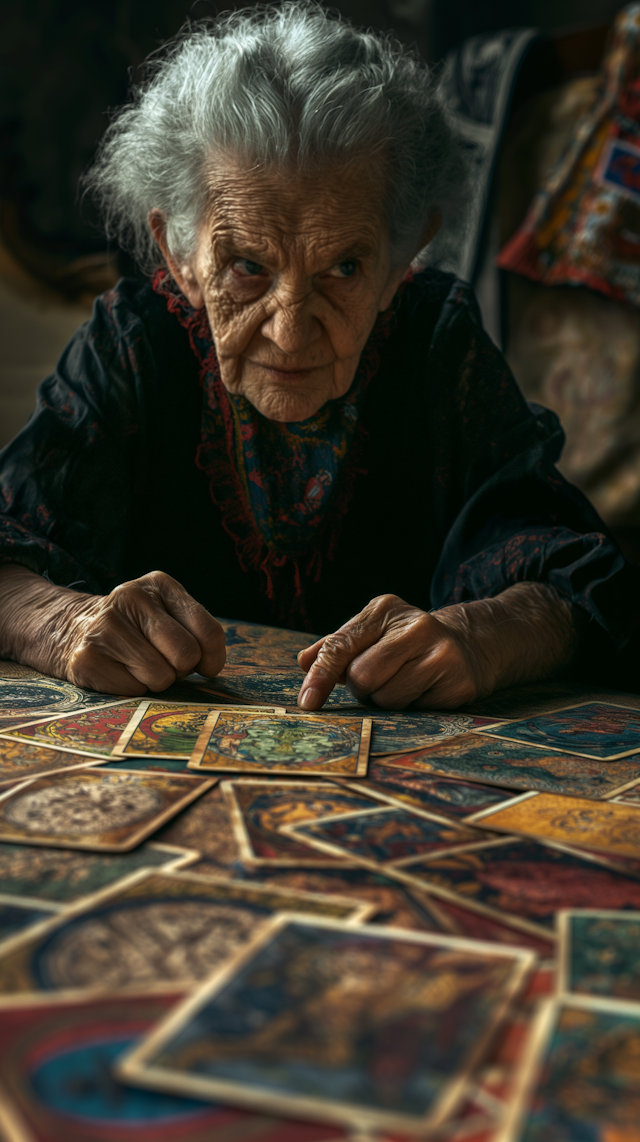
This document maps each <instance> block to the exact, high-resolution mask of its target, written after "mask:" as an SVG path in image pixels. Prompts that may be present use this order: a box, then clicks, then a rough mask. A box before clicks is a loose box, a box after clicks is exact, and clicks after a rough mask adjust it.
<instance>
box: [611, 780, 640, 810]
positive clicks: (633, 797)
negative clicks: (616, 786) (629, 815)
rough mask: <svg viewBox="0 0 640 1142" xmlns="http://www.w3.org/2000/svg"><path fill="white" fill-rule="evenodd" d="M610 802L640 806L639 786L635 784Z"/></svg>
mask: <svg viewBox="0 0 640 1142" xmlns="http://www.w3.org/2000/svg"><path fill="white" fill-rule="evenodd" d="M611 800H612V801H616V802H619V803H620V804H621V805H640V784H638V783H636V784H634V785H632V786H631V787H630V788H629V789H624V790H623V791H622V792H621V793H618V794H617V795H616V796H615V797H612V798H611Z"/></svg>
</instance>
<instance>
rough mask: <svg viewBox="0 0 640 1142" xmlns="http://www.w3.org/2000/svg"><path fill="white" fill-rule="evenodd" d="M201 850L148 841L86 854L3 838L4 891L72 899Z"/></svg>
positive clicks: (185, 860)
mask: <svg viewBox="0 0 640 1142" xmlns="http://www.w3.org/2000/svg"><path fill="white" fill-rule="evenodd" d="M199 856H200V853H199V852H197V851H193V850H191V849H187V848H178V847H177V846H176V845H164V844H154V843H153V842H152V841H147V842H146V843H145V844H142V845H140V846H139V848H137V849H136V850H135V852H131V853H118V854H116V855H114V856H109V855H107V854H106V853H87V852H79V851H77V850H76V851H69V850H65V849H45V848H40V847H33V848H31V847H29V845H8V844H3V843H2V842H0V884H2V891H3V893H4V894H5V895H7V894H11V896H12V898H13V897H21V898H29V899H32V900H33V901H34V902H35V903H38V904H39V903H40V902H42V901H45V902H46V901H51V902H52V903H54V904H57V905H64V904H72V903H74V902H75V901H76V900H80V899H81V898H82V897H84V896H89V895H90V894H92V893H94V892H98V891H99V890H100V889H101V888H106V887H107V885H110V884H114V883H115V881H117V880H121V879H122V878H123V877H124V876H129V875H130V873H132V872H135V871H136V870H137V869H140V868H162V869H178V868H185V867H186V866H187V865H190V864H193V863H194V862H195V861H197V860H198V858H199Z"/></svg>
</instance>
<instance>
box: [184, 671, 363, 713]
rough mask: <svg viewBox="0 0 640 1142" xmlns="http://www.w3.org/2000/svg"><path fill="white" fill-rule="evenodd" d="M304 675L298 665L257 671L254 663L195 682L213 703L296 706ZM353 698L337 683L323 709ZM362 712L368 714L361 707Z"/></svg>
mask: <svg viewBox="0 0 640 1142" xmlns="http://www.w3.org/2000/svg"><path fill="white" fill-rule="evenodd" d="M303 682H304V674H303V673H302V671H301V670H300V669H299V668H298V669H296V670H290V671H287V672H286V673H285V672H278V673H276V672H272V671H268V672H267V671H264V672H263V671H261V670H258V671H256V669H255V667H253V666H230V667H225V670H224V673H223V674H220V675H218V677H217V678H211V679H210V680H209V681H207V682H202V683H200V682H198V683H194V684H193V685H194V686H195V688H196V689H197V690H198V691H199V692H200V693H201V694H206V695H210V700H211V701H213V702H220V701H221V700H224V701H226V702H232V703H234V704H237V703H240V704H242V703H248V704H249V705H250V706H253V705H259V706H287V707H289V708H291V707H293V708H294V709H295V708H296V706H297V702H298V694H299V693H300V687H301V686H302V683H303ZM353 703H354V698H353V694H352V693H351V691H350V690H348V689H347V687H346V686H335V687H334V689H333V690H332V691H331V693H330V695H329V697H328V698H327V700H326V702H325V704H324V707H323V709H327V707H329V708H331V707H335V706H353ZM361 709H362V715H364V714H366V713H368V710H367V709H366V707H364V706H363V707H361Z"/></svg>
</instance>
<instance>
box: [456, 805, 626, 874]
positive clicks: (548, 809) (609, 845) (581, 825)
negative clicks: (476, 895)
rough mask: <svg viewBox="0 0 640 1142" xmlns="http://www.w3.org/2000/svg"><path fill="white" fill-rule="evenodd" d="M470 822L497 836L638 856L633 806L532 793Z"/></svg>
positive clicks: (478, 816) (477, 816)
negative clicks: (521, 836) (522, 836)
mask: <svg viewBox="0 0 640 1142" xmlns="http://www.w3.org/2000/svg"><path fill="white" fill-rule="evenodd" d="M473 820H474V821H475V822H478V823H479V824H482V826H483V827H484V828H487V829H492V830H495V831H496V832H499V833H524V834H525V835H527V836H533V837H543V838H544V839H545V840H549V841H558V842H560V843H561V844H566V845H573V846H574V847H576V846H577V847H578V848H583V849H590V850H595V851H597V852H607V853H612V854H613V855H615V856H619V857H624V856H628V857H631V858H633V859H637V858H638V855H639V854H640V812H639V811H638V807H637V806H636V805H633V804H631V805H626V804H620V803H619V802H616V801H587V800H586V799H585V798H579V797H557V796H554V794H552V793H535V794H534V795H533V796H527V795H526V794H525V795H524V796H523V797H517V798H515V799H514V800H513V801H508V802H507V803H506V804H504V805H498V806H497V807H496V808H495V809H489V810H488V811H486V812H484V813H481V814H476V815H475V816H474V818H473Z"/></svg>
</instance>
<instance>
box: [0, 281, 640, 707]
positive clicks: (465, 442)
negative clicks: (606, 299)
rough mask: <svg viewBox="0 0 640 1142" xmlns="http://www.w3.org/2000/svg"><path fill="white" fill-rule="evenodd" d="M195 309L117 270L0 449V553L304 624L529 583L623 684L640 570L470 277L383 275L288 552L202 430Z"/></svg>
mask: <svg viewBox="0 0 640 1142" xmlns="http://www.w3.org/2000/svg"><path fill="white" fill-rule="evenodd" d="M164 292H165V293H166V292H167V291H166V290H165V291H164ZM201 318H202V312H201V313H200V315H194V313H193V311H190V310H189V307H188V306H187V304H186V302H185V301H184V299H182V302H181V304H180V305H178V304H177V303H176V298H175V296H174V295H167V296H164V295H163V293H162V292H160V293H159V292H156V290H154V288H152V285H151V284H144V285H141V284H139V283H138V282H135V281H133V280H127V279H125V280H123V281H121V282H120V283H119V284H118V286H117V287H116V288H115V289H114V290H112V291H110V292H109V293H107V294H104V295H103V296H101V297H99V298H98V299H97V300H96V302H95V306H94V310H93V316H92V318H91V320H90V321H89V322H88V323H87V324H85V325H84V326H82V327H81V328H80V329H79V330H78V332H77V333H76V335H75V336H74V338H73V340H72V341H71V343H70V344H69V346H68V347H67V348H66V349H65V351H64V353H63V354H62V356H61V358H60V361H59V363H58V367H57V369H56V372H55V373H54V374H53V375H52V376H51V377H49V378H48V379H47V380H46V381H45V382H44V383H43V384H42V385H41V387H40V390H39V395H38V402H37V406H36V409H35V412H34V413H33V415H32V416H31V418H30V420H29V421H28V423H27V424H26V426H25V427H24V429H23V430H22V431H21V432H20V433H19V435H18V436H17V437H16V439H15V440H14V441H13V442H12V443H11V444H9V445H8V447H7V448H5V449H4V451H3V452H2V453H0V508H1V509H2V513H3V514H2V515H1V516H0V560H1V561H9V562H15V563H20V564H23V565H24V566H27V567H29V568H31V569H32V570H34V571H36V572H39V573H46V574H47V575H48V577H49V578H50V579H51V580H52V581H53V582H56V583H61V584H78V585H79V586H80V588H81V589H83V590H88V591H91V592H96V593H105V592H108V591H109V590H111V589H112V588H113V587H114V586H115V585H116V584H118V583H121V582H124V581H126V580H127V579H132V578H136V577H137V576H140V575H143V574H144V573H145V572H148V571H151V570H154V569H161V570H163V571H166V572H168V573H169V574H170V575H172V576H174V577H175V578H176V579H178V580H179V581H180V582H181V583H182V584H183V585H184V586H185V587H186V589H187V590H188V591H189V592H190V593H191V594H192V595H193V596H194V597H195V598H196V599H198V600H199V601H200V602H201V603H203V604H204V605H205V606H206V607H207V608H208V609H210V610H211V611H212V612H213V613H214V614H218V615H226V616H231V617H236V618H242V619H245V620H250V621H255V622H263V623H270V624H276V625H288V626H295V627H299V628H302V629H304V630H307V631H309V632H317V633H326V632H327V631H330V630H334V629H335V628H336V627H337V626H339V625H340V624H341V623H342V622H344V621H345V620H346V619H347V618H349V617H350V616H351V615H352V614H354V613H356V612H357V611H359V610H361V609H362V607H363V606H365V604H366V603H367V602H368V601H369V600H370V599H371V598H373V597H374V596H376V595H380V594H384V593H393V594H396V595H399V596H401V597H402V598H404V599H406V600H407V601H408V602H410V603H412V604H414V605H415V606H418V607H421V608H423V609H425V610H428V609H430V608H433V607H441V606H444V605H446V604H447V603H451V602H461V601H464V600H468V599H478V598H487V597H491V596H494V595H497V594H499V592H501V591H503V590H504V589H505V588H506V587H508V586H509V585H510V584H513V583H516V582H519V581H521V580H527V579H529V580H531V579H532V580H540V581H545V582H548V583H550V584H552V585H553V586H554V587H555V588H556V589H557V590H558V592H559V593H560V594H561V595H563V596H564V597H566V598H569V599H571V600H572V601H573V602H574V603H575V604H576V605H577V606H578V607H579V608H582V610H583V611H585V612H586V613H587V614H588V616H589V617H590V619H591V622H590V623H589V625H588V634H587V639H586V647H585V656H584V661H585V662H588V660H589V659H591V660H592V662H593V664H594V665H595V663H596V660H597V662H598V663H599V664H600V665H601V666H602V665H603V664H606V667H607V669H608V670H610V671H611V670H613V668H614V663H617V665H618V667H621V668H622V670H623V676H621V675H620V674H619V673H618V674H617V676H616V678H615V681H616V682H617V683H618V684H619V683H620V682H621V681H622V682H623V683H626V684H628V685H632V684H633V677H632V675H633V673H634V672H635V669H636V668H635V660H636V654H635V647H636V645H637V636H638V630H639V629H640V616H639V606H638V599H639V598H640V591H639V588H640V571H638V570H637V569H636V568H634V567H632V566H631V565H629V564H628V563H625V560H624V559H623V557H622V555H621V554H620V552H619V550H618V549H617V547H616V545H615V543H614V542H613V541H612V539H611V538H610V537H609V535H608V533H607V530H606V528H605V526H604V524H603V523H602V521H601V520H600V518H599V516H598V515H597V514H596V512H595V511H594V510H593V508H592V507H591V506H590V504H589V503H588V501H587V500H586V499H585V497H584V496H583V495H582V494H581V493H580V492H579V491H578V490H577V489H576V488H574V487H572V486H571V485H569V484H568V483H567V482H566V481H565V480H564V479H563V477H562V476H561V475H560V474H559V473H558V471H557V469H556V468H555V466H554V465H555V461H556V460H557V458H558V456H559V454H560V451H561V448H562V444H563V434H562V430H561V428H560V426H559V423H558V420H557V418H556V417H555V415H554V414H553V413H551V412H549V411H548V410H546V409H542V408H539V407H536V406H528V405H527V404H526V403H525V401H524V400H523V398H522V396H521V394H520V392H519V390H518V388H517V385H516V384H515V381H514V380H513V378H512V376H511V373H510V371H509V369H508V366H507V365H506V363H505V361H504V359H503V358H502V356H501V354H500V353H499V352H498V350H497V349H496V348H495V346H494V345H493V343H492V342H491V341H490V339H489V338H488V337H487V335H486V334H485V332H484V330H483V329H482V325H481V322H480V317H479V313H478V309H477V305H476V302H475V298H474V296H473V293H472V291H471V290H470V288H469V287H468V286H466V285H465V284H464V283H461V282H460V281H456V280H455V279H454V278H452V277H451V276H450V275H447V274H443V273H440V272H438V271H435V270H428V271H425V272H423V273H421V274H417V275H416V276H415V278H414V279H413V281H411V282H408V283H405V284H404V285H403V287H402V288H401V290H400V292H399V294H398V296H397V298H396V301H395V303H394V308H393V311H392V313H391V314H388V315H387V319H386V320H387V326H388V327H387V330H386V335H385V337H384V339H383V340H381V341H380V345H379V349H378V352H377V355H376V361H377V366H376V368H375V370H374V375H373V376H372V377H371V379H370V381H369V384H368V387H367V390H366V394H365V397H364V400H363V404H362V406H361V411H360V418H359V423H358V430H357V434H356V438H355V439H354V443H353V445H352V453H353V455H351V454H350V455H349V457H348V462H347V464H346V467H345V468H344V470H343V474H342V475H341V477H340V480H339V481H338V486H337V487H336V488H335V489H334V490H333V491H332V494H331V499H330V502H329V506H328V508H327V512H326V514H325V516H324V518H323V524H322V526H321V527H320V528H319V529H318V531H317V533H316V534H315V536H314V539H313V542H312V547H313V549H312V550H311V549H305V550H303V551H300V552H297V553H295V552H294V553H293V554H292V553H282V552H278V551H269V550H268V548H267V546H266V544H265V543H264V541H263V540H262V538H261V535H260V533H259V532H258V530H257V528H256V527H255V525H253V524H252V519H251V516H250V513H249V509H248V505H247V503H246V501H243V498H242V494H241V491H240V487H241V485H240V484H239V483H238V485H237V488H234V486H233V483H231V484H230V483H229V465H230V464H231V463H232V459H231V453H230V451H229V448H228V446H227V444H226V443H225V441H224V439H213V440H212V439H211V438H210V432H209V429H207V418H206V416H205V415H204V410H205V406H206V403H207V392H206V384H203V382H202V379H201V378H204V376H205V373H204V372H203V367H202V358H203V351H202V321H201ZM198 320H199V321H200V331H201V338H200V342H199V343H198V340H197V338H196V337H195V336H194V328H195V324H196V323H197V321H198ZM209 344H210V343H209ZM208 432H209V436H207V433H208ZM203 449H204V453H205V454H206V456H207V457H208V462H207V463H203V461H202V455H203ZM212 458H213V459H212ZM218 461H219V471H220V473H221V476H220V480H221V481H223V480H224V479H226V481H227V483H226V486H225V487H224V488H222V485H221V486H220V488H218V487H217V485H216V471H217V470H218V469H217V468H216V464H217V463H218ZM225 466H226V468H225ZM225 471H226V473H227V475H226V477H225V476H224V472H225ZM212 473H213V475H212ZM610 679H611V681H613V680H614V676H613V674H610Z"/></svg>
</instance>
